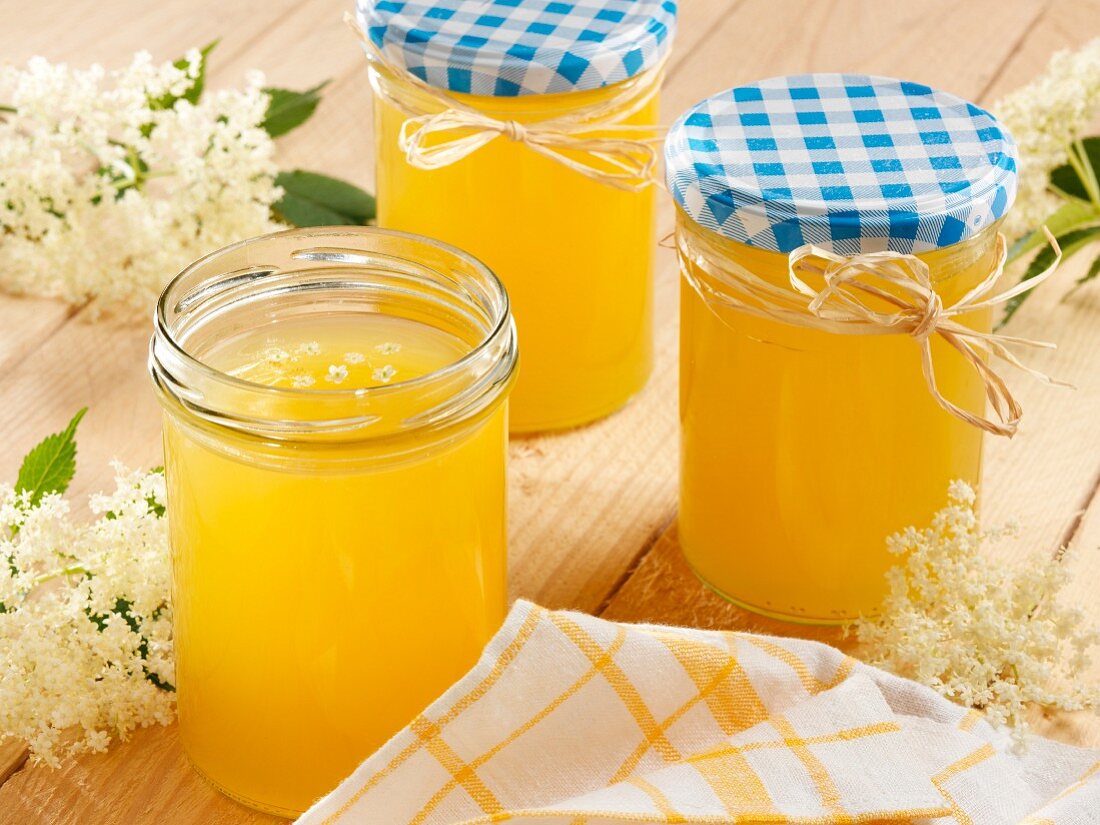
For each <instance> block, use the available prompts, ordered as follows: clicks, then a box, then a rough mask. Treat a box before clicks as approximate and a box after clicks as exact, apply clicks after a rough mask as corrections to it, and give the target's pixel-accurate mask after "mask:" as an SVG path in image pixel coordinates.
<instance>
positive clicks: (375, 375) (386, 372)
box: [370, 364, 397, 384]
mask: <svg viewBox="0 0 1100 825" xmlns="http://www.w3.org/2000/svg"><path fill="white" fill-rule="evenodd" d="M395 375H397V370H395V369H394V368H393V367H392V366H390V365H389V364H386V366H384V367H379V368H378V369H376V370H375V371H374V372H372V373H371V376H370V377H371V378H372V379H373V380H375V381H378V382H379V383H381V384H388V383H390V381H392V380H393V377H394V376H395Z"/></svg>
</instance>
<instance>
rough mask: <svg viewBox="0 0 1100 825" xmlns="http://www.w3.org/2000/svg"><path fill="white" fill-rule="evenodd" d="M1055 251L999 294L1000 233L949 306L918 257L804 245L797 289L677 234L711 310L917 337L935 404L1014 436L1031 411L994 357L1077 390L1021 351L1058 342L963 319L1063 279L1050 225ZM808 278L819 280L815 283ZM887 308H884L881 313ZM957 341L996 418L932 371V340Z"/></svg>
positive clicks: (689, 276)
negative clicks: (985, 267)
mask: <svg viewBox="0 0 1100 825" xmlns="http://www.w3.org/2000/svg"><path fill="white" fill-rule="evenodd" d="M1043 231H1044V232H1045V234H1046V237H1047V240H1048V241H1049V243H1050V245H1051V247H1052V248H1053V249H1054V253H1055V256H1054V261H1053V262H1052V263H1051V265H1050V266H1048V267H1047V268H1046V269H1044V270H1043V271H1042V272H1041V273H1039V274H1038V275H1037V276H1035V277H1033V278H1029V279H1027V280H1025V281H1021V282H1020V283H1018V284H1016V285H1015V286H1013V287H1010V288H1009V289H1006V290H1004V291H1003V292H999V293H997V294H993V291H994V289H995V287H996V286H997V283H998V282H999V281H1000V278H1001V276H1002V274H1003V273H1004V268H1005V263H1006V261H1007V258H1008V244H1007V242H1006V241H1005V237H1004V235H1001V234H998V235H997V255H996V261H997V263H996V265H995V266H994V267H993V269H992V270H991V271H990V273H989V274H988V275H987V276H986V277H985V278H984V279H983V280H982V281H981V282H980V283H979V284H977V285H976V286H975V287H974V288H973V289H971V290H970V291H969V292H967V293H966V294H965V295H964V296H963V297H962V298H960V299H959V300H958V301H956V302H954V303H953V304H951V305H950V306H945V305H944V303H943V300H942V299H941V298H940V296H939V294H937V292H936V291H935V289H934V288H933V287H932V281H931V276H930V271H929V267H928V264H926V263H925V262H924V261H922V260H921V259H920V258H918V257H917V256H915V255H908V254H902V253H898V252H871V253H864V254H861V255H855V256H843V255H837V254H834V253H832V252H829V251H827V250H825V249H822V248H820V247H818V246H815V245H813V244H805V245H803V246H800V247H798V248H797V249H794V250H793V251H791V252H790V253H789V255H788V261H787V271H788V284H787V285H782V286H781V285H776V284H773V283H770V282H768V281H766V280H764V279H763V278H761V277H759V276H757V275H755V274H753V273H752V272H750V271H749V270H748V269H746V268H744V267H741V266H738V265H737V264H736V263H734V262H733V261H730V260H728V259H724V260H722V261H721V262H718V261H717V260H716V259H715V256H710V255H706V254H703V253H702V251H701V250H700V249H699V247H698V241H696V240H693V239H692V238H691V237H689V233H688V232H685V231H684V230H683V229H681V230H679V231H677V233H676V243H677V246H678V248H679V250H680V253H681V258H680V260H681V266H680V270H681V272H682V274H683V276H684V279H685V280H686V281H687V283H688V284H689V285H690V286H691V287H692V288H693V289H694V290H695V291H696V292H697V293H698V294H699V296H700V297H701V298H703V300H704V301H705V302H706V303H707V305H708V306H709V307H711V309H715V308H717V307H724V308H728V309H732V310H735V311H737V312H744V313H748V314H750V315H755V316H757V317H762V318H770V319H772V320H775V321H780V322H782V323H785V324H791V325H794V326H798V327H804V328H806V329H816V330H821V331H822V332H829V333H835V334H841V335H908V336H910V337H911V338H913V340H914V341H915V342H916V343H917V345H918V347H919V349H920V358H921V371H922V373H923V375H924V380H925V382H926V383H927V385H928V390H929V392H930V393H931V394H932V397H933V398H935V399H936V403H937V404H939V405H940V407H942V408H943V409H944V410H946V411H947V412H949V413H950V414H951V415H953V416H955V417H956V418H959V419H961V420H963V421H965V422H967V423H968V424H971V425H973V426H975V427H978V428H980V429H982V430H985V431H986V432H988V433H992V434H994V435H1002V436H1007V437H1012V436H1013V435H1015V434H1016V431H1017V429H1018V428H1019V423H1020V418H1021V416H1022V415H1023V408H1022V407H1021V405H1020V402H1019V401H1018V400H1017V399H1016V397H1015V396H1014V395H1013V394H1012V391H1011V390H1010V389H1009V387H1008V384H1007V383H1006V382H1005V380H1004V378H1002V377H1001V375H1000V374H999V373H998V372H997V371H996V370H995V369H994V368H993V366H992V365H991V363H990V362H991V361H993V360H994V359H999V360H1001V361H1003V362H1006V363H1008V364H1011V365H1012V366H1014V367H1016V368H1018V369H1021V370H1023V371H1024V372H1027V373H1028V374H1030V375H1031V376H1033V377H1034V378H1037V379H1038V380H1040V381H1043V382H1044V383H1047V384H1056V385H1059V386H1066V387H1068V386H1072V385H1070V384H1067V383H1065V382H1063V381H1057V380H1055V379H1053V378H1051V377H1050V376H1048V375H1046V374H1045V373H1042V372H1040V371H1039V370H1036V369H1033V368H1031V367H1029V366H1027V365H1026V364H1024V363H1023V362H1021V361H1020V359H1019V358H1017V356H1016V355H1015V353H1014V352H1013V351H1012V347H1031V348H1041V349H1053V348H1054V347H1055V345H1054V344H1052V343H1049V342H1046V341H1036V340H1032V339H1030V338H1020V337H1016V336H1012V335H1002V334H999V333H994V332H981V331H979V330H976V329H972V328H970V327H968V326H966V325H965V324H963V323H962V322H960V321H959V320H958V318H959V316H962V315H965V314H968V313H972V312H980V311H982V310H985V309H990V308H992V307H995V306H998V305H1000V304H1003V303H1005V302H1006V301H1010V300H1011V299H1013V298H1015V297H1017V296H1018V295H1022V294H1023V293H1025V292H1028V291H1029V290H1032V289H1034V288H1035V287H1037V286H1039V285H1040V284H1041V283H1043V282H1044V281H1045V280H1047V278H1049V277H1050V276H1051V275H1053V274H1054V271H1055V270H1056V269H1057V268H1058V265H1059V263H1060V262H1061V260H1062V250H1061V248H1060V247H1059V245H1058V241H1057V240H1056V239H1055V237H1054V235H1053V234H1051V232H1050V230H1048V229H1047V228H1046V227H1043ZM686 260H690V261H691V262H692V263H693V264H694V265H695V266H696V267H698V269H699V271H701V272H704V273H705V274H706V275H707V276H708V277H709V278H712V279H714V281H715V282H716V283H718V284H721V285H722V287H723V288H722V289H718V288H716V287H715V286H714V285H712V284H710V283H707V282H706V281H705V280H703V279H701V278H698V277H696V276H695V275H694V274H693V273H692V272H691V271H690V269H689V268H688V267H687V266H685V265H684V262H685V261H686ZM809 277H814V278H816V279H820V281H821V282H822V286H821V287H820V288H819V287H815V286H813V285H811V284H810V283H809V282H808V280H807V279H808V278H809ZM883 302H884V303H885V304H886V305H887V307H886V309H885V311H883V309H881V308H876V307H875V304H876V303H878V304H879V306H880V307H881V305H882V303H883ZM935 336H938V337H939V338H940V339H942V340H943V341H944V342H946V343H947V344H949V345H950V346H951V347H953V348H954V349H955V350H957V351H958V352H959V354H960V355H961V356H962V357H963V358H965V359H966V361H967V362H968V363H969V364H970V365H971V366H972V367H973V368H974V370H975V372H977V373H978V375H979V376H980V377H981V380H982V384H983V385H984V388H985V395H986V398H987V399H988V400H989V404H990V406H991V407H992V409H993V412H994V413H995V415H996V418H995V419H994V418H989V417H985V416H982V415H976V414H974V413H972V412H970V411H968V410H965V409H963V408H962V407H960V406H959V405H957V404H954V403H952V402H951V401H950V400H949V399H948V398H946V397H945V396H944V395H943V394H942V393H941V392H940V390H939V387H938V386H937V384H936V374H935V370H934V368H933V365H932V343H931V341H932V338H933V337H935Z"/></svg>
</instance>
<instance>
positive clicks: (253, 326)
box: [150, 228, 517, 816]
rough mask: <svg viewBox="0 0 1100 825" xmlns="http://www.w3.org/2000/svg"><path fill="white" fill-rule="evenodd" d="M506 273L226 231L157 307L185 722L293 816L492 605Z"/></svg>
mask: <svg viewBox="0 0 1100 825" xmlns="http://www.w3.org/2000/svg"><path fill="white" fill-rule="evenodd" d="M516 357H517V351H516V342H515V332H514V328H513V324H512V320H511V316H510V313H509V308H508V298H507V295H506V293H505V291H504V288H503V286H502V285H501V284H500V282H499V281H498V280H497V279H496V277H495V276H494V275H493V274H492V273H491V272H490V271H489V270H488V269H487V268H486V267H485V266H484V265H482V264H481V263H479V262H478V261H477V260H475V259H474V258H472V257H470V256H469V255H467V254H465V253H463V252H460V251H459V250H457V249H454V248H452V247H449V246H446V245H444V244H440V243H437V242H434V241H431V240H428V239H425V238H421V237H417V236H414V235H408V234H404V233H399V232H392V231H385V230H379V229H368V228H339V229H336V228H331V229H330V228H326V229H317V230H294V231H288V232H281V233H277V234H274V235H268V236H265V237H261V238H254V239H252V240H248V241H244V242H241V243H238V244H235V245H233V246H229V247H226V248H225V249H223V250H221V251H219V252H215V253H214V254H212V255H209V256H207V257H206V258H203V259H201V260H200V261H198V262H196V263H195V264H193V265H191V266H190V267H189V268H188V269H186V270H184V272H183V273H181V274H180V275H179V276H178V277H177V278H176V279H175V280H173V281H172V282H171V284H169V285H168V287H167V288H166V289H165V291H164V294H163V295H162V296H161V299H160V302H159V304H158V306H157V314H156V328H155V332H154V335H153V340H152V344H151V351H150V369H151V372H152V377H153V382H154V385H155V387H156V390H157V395H158V397H159V400H160V402H161V404H162V406H163V408H164V447H165V471H166V475H167V482H168V511H169V517H170V530H171V542H172V552H173V575H174V580H173V590H174V597H173V605H174V607H173V609H174V623H175V633H174V636H175V651H176V653H175V655H176V680H175V684H176V686H177V690H178V709H179V724H180V736H181V739H182V741H183V745H184V748H185V750H186V752H187V754H188V756H189V758H190V760H191V761H192V763H193V764H194V766H195V767H196V768H197V770H198V771H199V772H200V773H201V774H202V775H203V776H204V777H205V778H206V779H207V780H208V781H210V782H211V783H212V784H213V785H214V786H215V787H217V788H218V789H220V790H221V791H223V792H224V793H226V794H228V795H230V796H232V797H233V798H235V799H237V800H239V801H241V802H243V803H244V804H246V805H249V806H252V807H255V808H258V809H261V810H265V811H269V812H272V813H276V814H280V815H284V816H292V815H295V814H297V813H299V812H301V811H303V810H305V809H306V808H307V807H308V806H309V805H310V804H311V802H312V801H313V800H314V799H316V798H317V797H318V796H320V795H321V794H323V793H325V792H327V791H328V790H330V789H331V788H332V787H334V786H335V785H336V784H337V783H338V782H339V781H340V780H341V779H343V778H344V777H346V776H347V775H348V774H350V773H351V771H352V770H353V769H354V768H355V767H356V766H357V765H358V764H359V763H360V762H361V761H362V760H363V759H364V758H365V757H366V756H368V755H369V754H370V753H372V752H373V751H374V750H375V749H376V748H377V747H378V746H380V745H381V744H382V743H383V742H385V741H386V740H387V739H388V738H389V737H390V736H391V735H392V734H393V733H395V732H396V731H397V730H399V729H400V728H401V727H403V726H404V725H405V724H407V723H408V722H409V721H410V720H411V719H412V718H413V716H414V715H415V714H416V713H417V712H419V711H420V710H421V709H423V708H424V707H425V706H427V705H428V704H429V703H430V702H431V701H432V700H433V699H434V698H435V697H436V696H437V695H439V694H440V693H441V692H442V691H443V690H444V689H445V688H446V687H448V686H449V685H450V684H452V683H453V682H454V681H455V680H456V679H457V678H458V677H460V676H461V675H462V674H463V673H464V672H465V671H466V670H468V669H469V668H470V667H471V666H472V665H473V664H474V662H475V661H476V660H477V658H478V656H479V655H480V652H481V649H482V647H483V645H484V643H485V642H486V641H487V640H488V639H489V637H490V636H491V635H492V634H493V633H494V632H495V630H496V629H497V627H498V626H499V624H500V623H501V621H502V620H503V617H504V613H505V607H506V580H505V561H506V559H505V556H506V551H505V541H506V536H505V459H506V441H507V404H506V398H507V395H508V392H509V390H510V388H511V386H512V383H513V378H514V375H515V368H516Z"/></svg>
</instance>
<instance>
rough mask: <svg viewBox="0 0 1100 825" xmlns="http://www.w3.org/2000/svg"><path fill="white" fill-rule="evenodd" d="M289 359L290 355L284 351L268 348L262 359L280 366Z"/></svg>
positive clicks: (277, 348)
mask: <svg viewBox="0 0 1100 825" xmlns="http://www.w3.org/2000/svg"><path fill="white" fill-rule="evenodd" d="M289 357H290V353H289V352H287V351H286V350H285V349H280V348H279V347H268V348H267V349H266V350H265V351H264V358H266V359H267V360H268V361H270V362H271V363H272V364H281V363H282V362H283V361H285V360H287V359H288V358H289Z"/></svg>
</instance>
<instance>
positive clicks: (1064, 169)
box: [1050, 136, 1100, 201]
mask: <svg viewBox="0 0 1100 825" xmlns="http://www.w3.org/2000/svg"><path fill="white" fill-rule="evenodd" d="M1081 147H1082V148H1083V150H1084V153H1083V154H1084V157H1083V158H1082V161H1083V163H1086V164H1088V165H1089V166H1091V167H1092V169H1093V170H1100V136H1096V137H1087V138H1085V139H1084V140H1082V141H1081ZM1070 151H1071V152H1076V151H1077V150H1076V149H1075V148H1074V147H1072V146H1071V147H1070ZM1050 185H1051V188H1053V189H1054V190H1055V191H1057V192H1058V193H1060V194H1062V195H1065V196H1067V197H1071V198H1079V199H1080V200H1083V201H1091V200H1092V198H1091V197H1090V196H1089V190H1088V187H1087V186H1086V185H1085V182H1084V181H1083V180H1081V175H1080V174H1078V171H1077V170H1076V169H1075V168H1074V167H1073V164H1071V163H1065V164H1062V165H1061V166H1059V167H1057V168H1056V169H1054V170H1053V171H1052V172H1051V173H1050Z"/></svg>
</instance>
